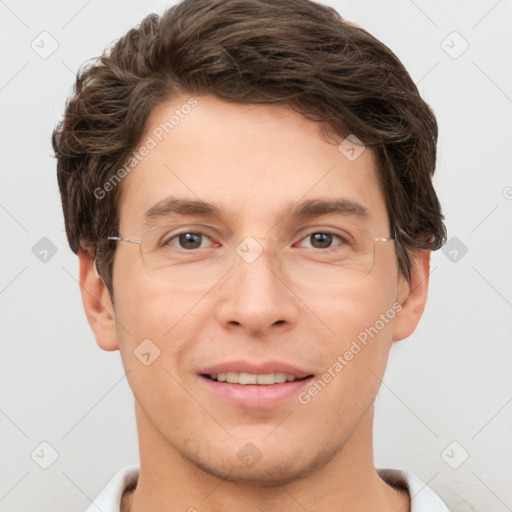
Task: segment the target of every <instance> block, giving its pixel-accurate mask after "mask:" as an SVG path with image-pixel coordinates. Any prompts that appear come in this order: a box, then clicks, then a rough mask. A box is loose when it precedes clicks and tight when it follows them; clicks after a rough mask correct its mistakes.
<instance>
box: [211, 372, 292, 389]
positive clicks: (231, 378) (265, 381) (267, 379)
mask: <svg viewBox="0 0 512 512" xmlns="http://www.w3.org/2000/svg"><path fill="white" fill-rule="evenodd" d="M210 378H211V379H212V380H216V381H218V382H229V383H230V384H243V385H248V384H259V385H262V386H268V385H270V384H282V383H283V382H293V381H294V380H296V377H295V376H294V375H288V374H286V373H264V374H256V373H243V372H242V373H235V372H227V373H217V374H215V373H211V374H210Z"/></svg>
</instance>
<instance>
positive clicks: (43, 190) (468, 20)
mask: <svg viewBox="0 0 512 512" xmlns="http://www.w3.org/2000/svg"><path fill="white" fill-rule="evenodd" d="M326 3H329V4H330V5H333V6H334V7H335V8H337V9H338V10H339V12H340V13H341V14H342V15H343V16H344V17H346V18H347V19H349V20H351V21H353V22H355V23H357V24H360V25H361V26H363V27H364V28H366V29H368V30H369V31H370V32H372V33H373V34H374V35H375V36H377V37H378V38H380V39H381V40H382V41H383V42H385V43H386V44H387V45H388V46H390V47H391V48H392V49H393V51H394V52H395V53H396V54H397V55H398V56H399V57H400V58H401V59H402V61H403V62H404V64H405V65H406V67H407V68H408V70H409V72H410V74H411V76H412V77H413V79H414V80H415V81H416V83H417V84H418V87H419V88H420V90H421V92H422V94H423V95H424V97H425V99H426V100H427V101H428V102H429V103H430V104H431V105H432V107H433V109H434V111H435V113H436V115H437V118H438V121H439V125H440V143H439V164H438V170H437V176H436V180H435V181H436V185H437V189H438V192H439V196H440V199H441V201H442V204H443V208H444V212H445V214H446V219H447V226H448V232H449V242H448V246H447V249H446V250H445V252H442V251H438V252H436V253H434V254H433V259H432V269H433V272H432V276H431V287H430V298H429V302H428V305H427V308H426V311H425V314H424V318H423V320H422V322H421V324H420V326H419V328H418V330H417V331H416V333H415V334H414V335H413V336H412V337H411V338H410V339H409V340H405V341H402V342H400V343H399V344H397V345H396V346H395V347H394V348H393V350H392V353H391V359H390V362H389V367H388V370H387V372H386V375H385V378H384V381H383V384H382V388H381V391H380V393H379V396H378V398H377V402H376V422H375V457H376V464H377V466H378V467H394V468H402V469H408V470H410V471H412V472H414V473H415V474H416V475H417V476H418V477H419V478H421V479H422V480H423V481H424V482H425V483H427V484H428V485H429V486H430V487H432V488H433V489H434V490H435V491H436V492H438V493H439V494H440V495H441V496H442V497H443V498H444V500H445V501H446V502H447V504H448V505H449V506H450V507H451V509H452V510H453V511H454V512H462V511H464V512H468V511H478V512H487V511H491V510H492V511H493V512H505V511H507V510H512V490H511V487H510V479H511V475H512V440H511V432H512V429H511V427H512V379H511V371H510V368H511V359H512V357H511V356H512V343H511V338H512V336H511V335H512V318H511V317H512V315H511V312H512V310H511V308H512V272H511V262H512V242H511V239H512V237H511V233H512V225H511V224H512V222H511V220H512V215H511V210H512V173H511V156H510V148H511V142H512V138H511V137H512V66H511V59H510V49H511V48H512V31H511V30H510V27H511V26H512V2H511V0H500V1H496V0H480V1H476V0H475V1H470V2H455V1H449V2H446V1H442V0H435V1H426V0H416V1H414V2H413V1H412V0H391V1H387V2H379V1H369V0H364V1H361V0H360V1H358V2H355V1H349V0H339V1H333V0H332V1H330V2H326ZM169 5H170V4H169V2H164V1H147V0H144V1H142V0H138V1H131V2H126V1H122V0H110V1H108V2H100V1H99V0H89V1H84V0H80V1H78V0H73V1H64V0H58V1H53V2H36V1H34V0H32V1H28V0H18V1H15V0H0V34H1V36H0V38H1V39H0V48H1V75H0V106H1V113H2V114H1V118H0V123H1V139H0V140H1V144H2V153H1V154H2V159H1V166H0V170H1V173H2V177H1V180H2V181H1V183H2V186H1V188H0V218H1V222H2V228H3V229H2V251H1V255H2V264H1V265H0V306H1V308H2V309H1V310H2V320H1V324H0V325H1V342H2V357H1V360H0V364H1V368H0V379H1V410H0V428H1V432H2V436H1V454H2V466H1V474H0V510H1V511H10V512H17V511H29V510H30V511H31V512H43V511H52V512H56V511H60V510H66V511H70V512H73V511H75V512H79V511H84V510H85V509H86V508H87V507H88V505H89V504H90V501H91V500H92V499H94V498H95V497H96V495H97V494H98V493H99V492H100V490H101V489H102V488H103V487H104V485H105V484H106V483H107V481H108V480H110V478H111V477H112V476H113V474H114V473H115V472H116V471H117V470H118V469H120V468H121V467H123V466H125V465H129V464H133V463H137V462H138V449H137V437H136V429H135V422H134V416H133V403H132V396H131V393H130V389H129V387H128V385H127V382H126V378H125V377H124V372H123V368H122V365H121V362H120V357H119V354H118V352H113V353H107V352H103V351H101V350H100V349H99V348H98V347H97V346H96V344H95V341H94V338H93V336H92V333H91V332H90V330H89V326H88V324H87V321H86V319H85V315H84V313H83V310H82V303H81V298H80V293H79V287H78V284H77V277H78V260H77V258H76V256H75V255H74V254H73V253H72V252H71V250H70V249H69V246H68V245H67V240H66V237H65V233H64V230H63V217H62V212H61V207H60V198H59V194H58V188H57V182H56V176H55V161H54V159H53V157H52V156H51V155H52V151H51V146H50V135H51V130H52V128H53V127H54V125H55V124H56V122H57V121H58V119H59V118H60V116H61V114H62V112H63V108H64V101H65V98H66V97H67V95H68V93H69V91H70V88H71V86H72V84H73V82H74V73H75V72H76V70H77V69H78V67H79V66H80V65H81V64H82V63H83V62H84V61H85V60H87V59H89V58H91V57H94V56H97V55H99V54H100V53H101V51H102V49H103V48H104V47H105V46H106V45H108V44H110V43H111V42H113V41H114V40H115V39H116V38H118V37H119V36H121V35H122V34H123V33H124V32H125V31H126V30H128V29H129V28H130V27H132V26H133V25H134V24H136V23H138V22H139V21H140V20H141V19H142V18H143V17H144V16H145V15H146V14H148V13H149V12H152V11H154V12H158V13H161V12H162V11H163V9H164V8H165V7H167V6H169ZM454 31H455V32H457V34H454V33H453V32H454ZM42 32H47V34H42V35H41V33H42ZM48 34H49V35H48ZM443 41H444V42H443ZM57 44H58V48H56V50H55V51H54V53H52V54H51V55H48V54H49V53H50V52H51V50H53V46H55V45H57ZM466 45H469V46H468V48H467V49H466V50H465V51H464V52H463V53H461V52H462V50H464V48H465V46H466ZM459 54H460V55H459ZM43 57H44V58H43ZM43 237H47V238H48V239H49V240H51V242H52V243H53V244H54V246H55V250H56V251H57V252H56V254H55V255H52V252H51V251H50V252H49V253H48V254H47V255H46V259H47V261H46V262H44V261H41V260H40V258H44V256H45V253H44V252H41V251H44V249H45V247H46V246H44V244H45V243H46V244H47V243H48V242H45V241H43V242H40V240H41V239H42V238H43ZM38 243H40V244H43V245H41V246H39V245H36V244H38ZM34 246H35V247H36V248H35V249H34V250H33V248H34ZM465 250H467V253H465V254H464V251H465ZM42 442H47V443H49V444H50V445H51V447H53V448H50V447H49V446H47V445H41V444H40V443H42ZM454 442H455V444H452V443H454ZM52 450H55V451H56V452H57V453H58V458H57V459H56V460H55V462H54V463H53V464H52V465H51V466H50V467H49V468H48V469H43V468H42V467H40V465H41V464H42V465H45V464H48V463H50V462H51V461H52V455H53V451H52ZM466 455H467V457H468V458H467V460H465V461H464V458H465V457H466ZM463 461H464V462H463Z"/></svg>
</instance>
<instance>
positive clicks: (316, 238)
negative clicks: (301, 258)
mask: <svg viewBox="0 0 512 512" xmlns="http://www.w3.org/2000/svg"><path fill="white" fill-rule="evenodd" d="M308 239H309V240H310V241H311V245H310V247H311V248H313V249H329V248H330V247H331V246H332V243H333V241H334V240H335V239H338V240H339V241H340V242H341V243H339V244H337V245H344V244H346V241H345V240H344V239H343V238H342V237H341V236H340V235H335V234H334V233H330V232H326V231H315V232H314V233H310V234H309V235H308V236H306V237H305V238H303V239H302V240H301V242H302V241H303V240H308Z"/></svg>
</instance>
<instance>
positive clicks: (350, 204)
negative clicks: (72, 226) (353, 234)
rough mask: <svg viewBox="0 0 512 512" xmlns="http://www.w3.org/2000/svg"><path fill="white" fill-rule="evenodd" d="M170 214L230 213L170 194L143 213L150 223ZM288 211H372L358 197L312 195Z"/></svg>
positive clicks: (306, 214) (308, 214)
mask: <svg viewBox="0 0 512 512" xmlns="http://www.w3.org/2000/svg"><path fill="white" fill-rule="evenodd" d="M171 215H181V216H186V215H188V216H195V217H203V218H212V217H219V218H221V219H223V218H227V217H229V215H228V214H227V212H225V211H224V210H223V209H222V208H220V207H217V206H215V205H213V204H211V203H208V202H204V201H199V200H194V199H184V198H178V197H173V196H171V197H168V198H166V199H163V200H162V201H160V202H158V203H156V204H155V205H154V206H152V207H151V208H149V210H147V211H146V212H145V213H144V215H143V222H144V224H146V225H150V224H151V223H153V222H154V221H156V220H158V219H160V218H163V217H169V216H171ZM287 215H289V216H291V217H292V218H295V219H302V220H303V219H310V218H315V217H321V216H323V215H344V216H355V217H359V218H362V219H364V218H367V217H368V216H369V212H368V209H367V208H366V207H365V206H363V205H362V204H360V203H358V202H356V201H353V200H351V199H344V198H336V199H310V200H307V201H301V202H300V203H293V204H291V205H289V206H288V207H287V208H286V209H285V211H284V213H283V217H284V216H287ZM231 217H235V212H234V213H232V214H231Z"/></svg>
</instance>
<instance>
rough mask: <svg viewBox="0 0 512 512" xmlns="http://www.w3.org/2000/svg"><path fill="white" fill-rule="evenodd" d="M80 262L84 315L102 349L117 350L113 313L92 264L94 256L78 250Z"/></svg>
mask: <svg viewBox="0 0 512 512" xmlns="http://www.w3.org/2000/svg"><path fill="white" fill-rule="evenodd" d="M78 260H79V263H80V291H81V293H82V302H83V305H84V310H85V316H86V317H87V320H88V322H89V325H90V326H91V329H92V331H93V333H94V336H95V338H96V343H97V344H98V345H99V346H100V348H102V349H103V350H108V351H110V350H117V349H118V348H119V344H118V341H117V333H116V322H115V313H114V307H113V305H112V301H111V300H110V295H109V293H108V289H107V287H106V285H105V282H104V281H103V279H102V278H101V277H100V275H99V274H98V272H97V270H96V266H95V265H94V258H93V257H92V255H91V254H89V253H88V252H86V251H79V252H78Z"/></svg>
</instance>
